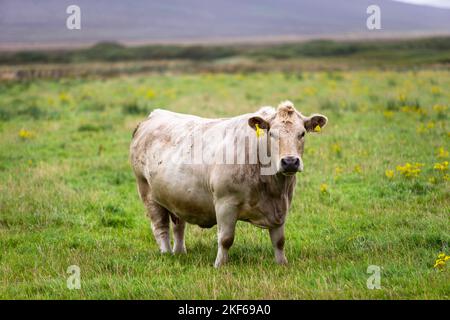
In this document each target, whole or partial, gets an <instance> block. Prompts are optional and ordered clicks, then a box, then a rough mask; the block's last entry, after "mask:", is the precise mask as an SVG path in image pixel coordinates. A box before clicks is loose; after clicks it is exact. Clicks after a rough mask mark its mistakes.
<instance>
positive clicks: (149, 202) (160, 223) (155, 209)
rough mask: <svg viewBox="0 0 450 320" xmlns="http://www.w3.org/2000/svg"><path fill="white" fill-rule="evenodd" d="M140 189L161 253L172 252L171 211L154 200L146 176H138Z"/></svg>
mask: <svg viewBox="0 0 450 320" xmlns="http://www.w3.org/2000/svg"><path fill="white" fill-rule="evenodd" d="M137 181H138V190H139V194H140V196H141V199H142V201H143V202H144V204H145V207H146V208H147V215H148V217H149V218H150V221H151V225H152V230H153V235H154V236H155V239H156V242H157V243H158V246H159V249H160V250H161V253H167V252H172V250H171V248H170V233H169V231H170V218H169V212H168V211H167V210H166V209H165V208H164V207H162V206H160V205H159V204H158V203H156V202H155V201H153V199H152V197H151V193H150V186H149V184H148V183H147V181H146V180H145V179H144V178H138V179H137Z"/></svg>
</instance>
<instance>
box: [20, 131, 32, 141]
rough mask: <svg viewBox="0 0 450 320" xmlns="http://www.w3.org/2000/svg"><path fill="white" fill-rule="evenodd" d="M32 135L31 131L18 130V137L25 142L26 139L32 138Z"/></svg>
mask: <svg viewBox="0 0 450 320" xmlns="http://www.w3.org/2000/svg"><path fill="white" fill-rule="evenodd" d="M33 136H34V135H33V133H32V132H31V131H28V130H25V129H20V131H19V137H20V138H22V139H24V140H26V139H31V138H33Z"/></svg>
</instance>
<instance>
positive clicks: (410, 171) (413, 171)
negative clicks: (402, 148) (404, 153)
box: [396, 162, 423, 178]
mask: <svg viewBox="0 0 450 320" xmlns="http://www.w3.org/2000/svg"><path fill="white" fill-rule="evenodd" d="M421 167H423V163H413V164H411V163H409V162H407V163H406V164H405V165H403V166H401V165H398V166H397V168H396V169H397V171H398V172H400V173H401V174H402V175H404V176H405V177H408V178H412V177H417V176H418V175H419V174H420V171H421V169H420V168H421Z"/></svg>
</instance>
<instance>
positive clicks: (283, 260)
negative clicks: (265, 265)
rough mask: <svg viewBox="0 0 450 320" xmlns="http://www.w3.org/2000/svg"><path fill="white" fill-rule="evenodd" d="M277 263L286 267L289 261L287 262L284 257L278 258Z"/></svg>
mask: <svg viewBox="0 0 450 320" xmlns="http://www.w3.org/2000/svg"><path fill="white" fill-rule="evenodd" d="M275 261H276V263H277V264H279V265H282V266H285V265H287V264H288V261H287V259H286V257H284V256H283V257H277V258H276V259H275Z"/></svg>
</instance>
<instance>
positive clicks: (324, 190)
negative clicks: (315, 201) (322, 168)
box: [320, 183, 328, 193]
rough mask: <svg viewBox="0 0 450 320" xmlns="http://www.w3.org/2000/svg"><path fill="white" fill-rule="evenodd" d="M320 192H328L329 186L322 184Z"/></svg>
mask: <svg viewBox="0 0 450 320" xmlns="http://www.w3.org/2000/svg"><path fill="white" fill-rule="evenodd" d="M320 192H322V193H326V192H328V185H327V184H326V183H322V184H321V185H320Z"/></svg>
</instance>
